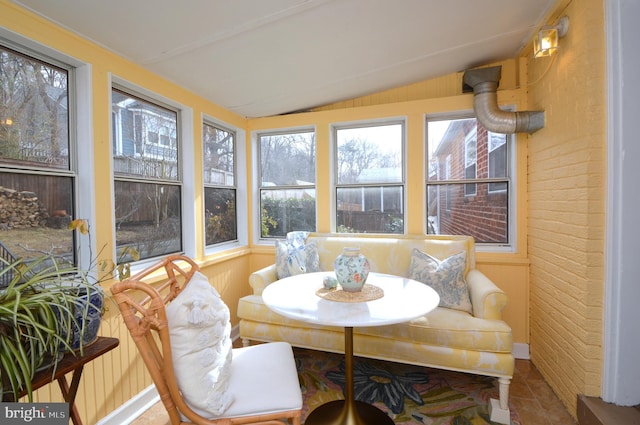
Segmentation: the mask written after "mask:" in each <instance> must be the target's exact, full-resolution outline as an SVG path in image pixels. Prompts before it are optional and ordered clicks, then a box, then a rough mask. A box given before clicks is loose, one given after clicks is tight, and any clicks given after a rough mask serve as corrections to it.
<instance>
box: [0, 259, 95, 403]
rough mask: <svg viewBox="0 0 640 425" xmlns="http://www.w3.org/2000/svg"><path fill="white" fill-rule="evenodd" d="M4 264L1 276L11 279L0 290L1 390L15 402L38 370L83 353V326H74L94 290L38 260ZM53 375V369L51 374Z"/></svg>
mask: <svg viewBox="0 0 640 425" xmlns="http://www.w3.org/2000/svg"><path fill="white" fill-rule="evenodd" d="M2 261H3V263H4V264H3V267H2V268H1V269H0V276H2V275H5V274H7V275H10V276H11V279H10V280H9V283H8V285H7V286H6V287H4V288H2V289H0V389H1V390H2V394H3V397H4V394H5V393H10V394H12V395H13V398H14V399H16V400H17V399H18V394H19V393H20V392H22V391H26V393H27V395H28V396H29V400H30V401H31V400H32V399H33V394H32V389H31V380H32V379H33V376H34V374H35V373H36V371H38V370H39V369H41V368H47V367H49V366H53V367H54V368H55V367H56V365H57V362H58V361H59V360H60V359H61V358H62V355H63V354H64V352H65V351H69V350H73V349H74V340H76V339H79V341H81V342H80V343H79V344H78V347H77V348H79V349H82V346H83V342H84V333H85V331H86V329H85V326H84V325H83V324H82V323H81V320H79V318H80V317H83V316H86V315H87V314H88V312H89V310H90V309H91V306H90V305H89V304H88V303H87V302H86V297H83V296H82V294H85V293H94V292H95V291H96V290H97V289H96V287H95V286H94V285H93V284H91V283H90V282H89V281H88V279H87V277H86V276H85V275H83V274H82V273H78V271H77V270H76V269H75V268H74V267H68V266H61V265H60V264H58V262H56V260H55V258H53V257H50V256H42V257H39V258H37V259H36V260H34V261H31V262H29V263H28V264H27V263H25V262H23V261H22V260H20V259H19V260H15V261H13V262H11V263H8V262H6V261H5V260H2ZM54 370H55V369H54Z"/></svg>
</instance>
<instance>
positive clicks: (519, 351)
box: [511, 342, 531, 360]
mask: <svg viewBox="0 0 640 425" xmlns="http://www.w3.org/2000/svg"><path fill="white" fill-rule="evenodd" d="M511 353H512V354H513V357H515V358H516V359H521V360H531V356H530V355H529V344H522V343H517V342H516V343H514V344H513V351H511Z"/></svg>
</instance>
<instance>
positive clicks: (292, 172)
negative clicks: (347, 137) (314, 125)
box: [260, 132, 316, 187]
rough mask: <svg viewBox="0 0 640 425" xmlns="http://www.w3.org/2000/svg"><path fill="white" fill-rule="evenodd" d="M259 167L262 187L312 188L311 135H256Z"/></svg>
mask: <svg viewBox="0 0 640 425" xmlns="http://www.w3.org/2000/svg"><path fill="white" fill-rule="evenodd" d="M260 167H261V168H260V172H261V186H263V187H264V186H301V185H302V186H307V185H311V186H313V185H315V181H316V137H315V133H314V132H306V133H292V134H271V135H262V136H260Z"/></svg>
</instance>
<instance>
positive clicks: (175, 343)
mask: <svg viewBox="0 0 640 425" xmlns="http://www.w3.org/2000/svg"><path fill="white" fill-rule="evenodd" d="M166 312H167V320H168V322H169V323H168V325H169V335H170V339H171V355H172V357H173V369H174V372H175V375H176V381H177V383H178V387H179V388H180V391H182V395H183V398H184V400H185V402H186V403H187V405H189V407H191V409H193V410H194V411H196V412H198V414H200V415H201V416H204V417H211V416H217V415H221V414H223V413H224V412H225V411H226V409H227V408H228V407H229V406H230V405H231V404H232V402H233V395H232V393H231V392H229V391H227V389H228V387H229V382H230V374H231V367H232V366H231V361H232V343H231V338H230V334H231V323H230V322H229V309H228V308H227V306H226V305H225V304H224V302H223V301H222V299H220V295H219V294H218V292H217V291H216V289H215V288H214V287H213V286H211V285H210V284H209V280H208V279H207V277H206V276H205V275H203V274H202V273H200V272H196V273H195V274H194V275H193V277H192V278H191V281H190V282H189V283H188V284H187V286H186V287H185V288H184V289H183V290H182V292H180V294H178V296H177V297H176V298H175V299H174V300H173V301H172V302H170V303H169V305H168V306H167V308H166Z"/></svg>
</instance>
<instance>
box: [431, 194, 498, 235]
mask: <svg viewBox="0 0 640 425" xmlns="http://www.w3.org/2000/svg"><path fill="white" fill-rule="evenodd" d="M465 186H466V185H465V184H438V185H427V205H428V218H427V220H428V221H427V229H428V230H427V233H433V234H443V235H444V234H452V235H470V236H473V237H474V239H475V240H476V242H477V243H501V244H504V243H508V241H509V238H508V236H509V235H508V229H509V209H508V205H509V197H508V192H507V190H504V191H502V192H497V193H491V192H489V184H488V183H477V184H475V185H474V186H476V188H477V194H476V196H474V197H468V196H465Z"/></svg>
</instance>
